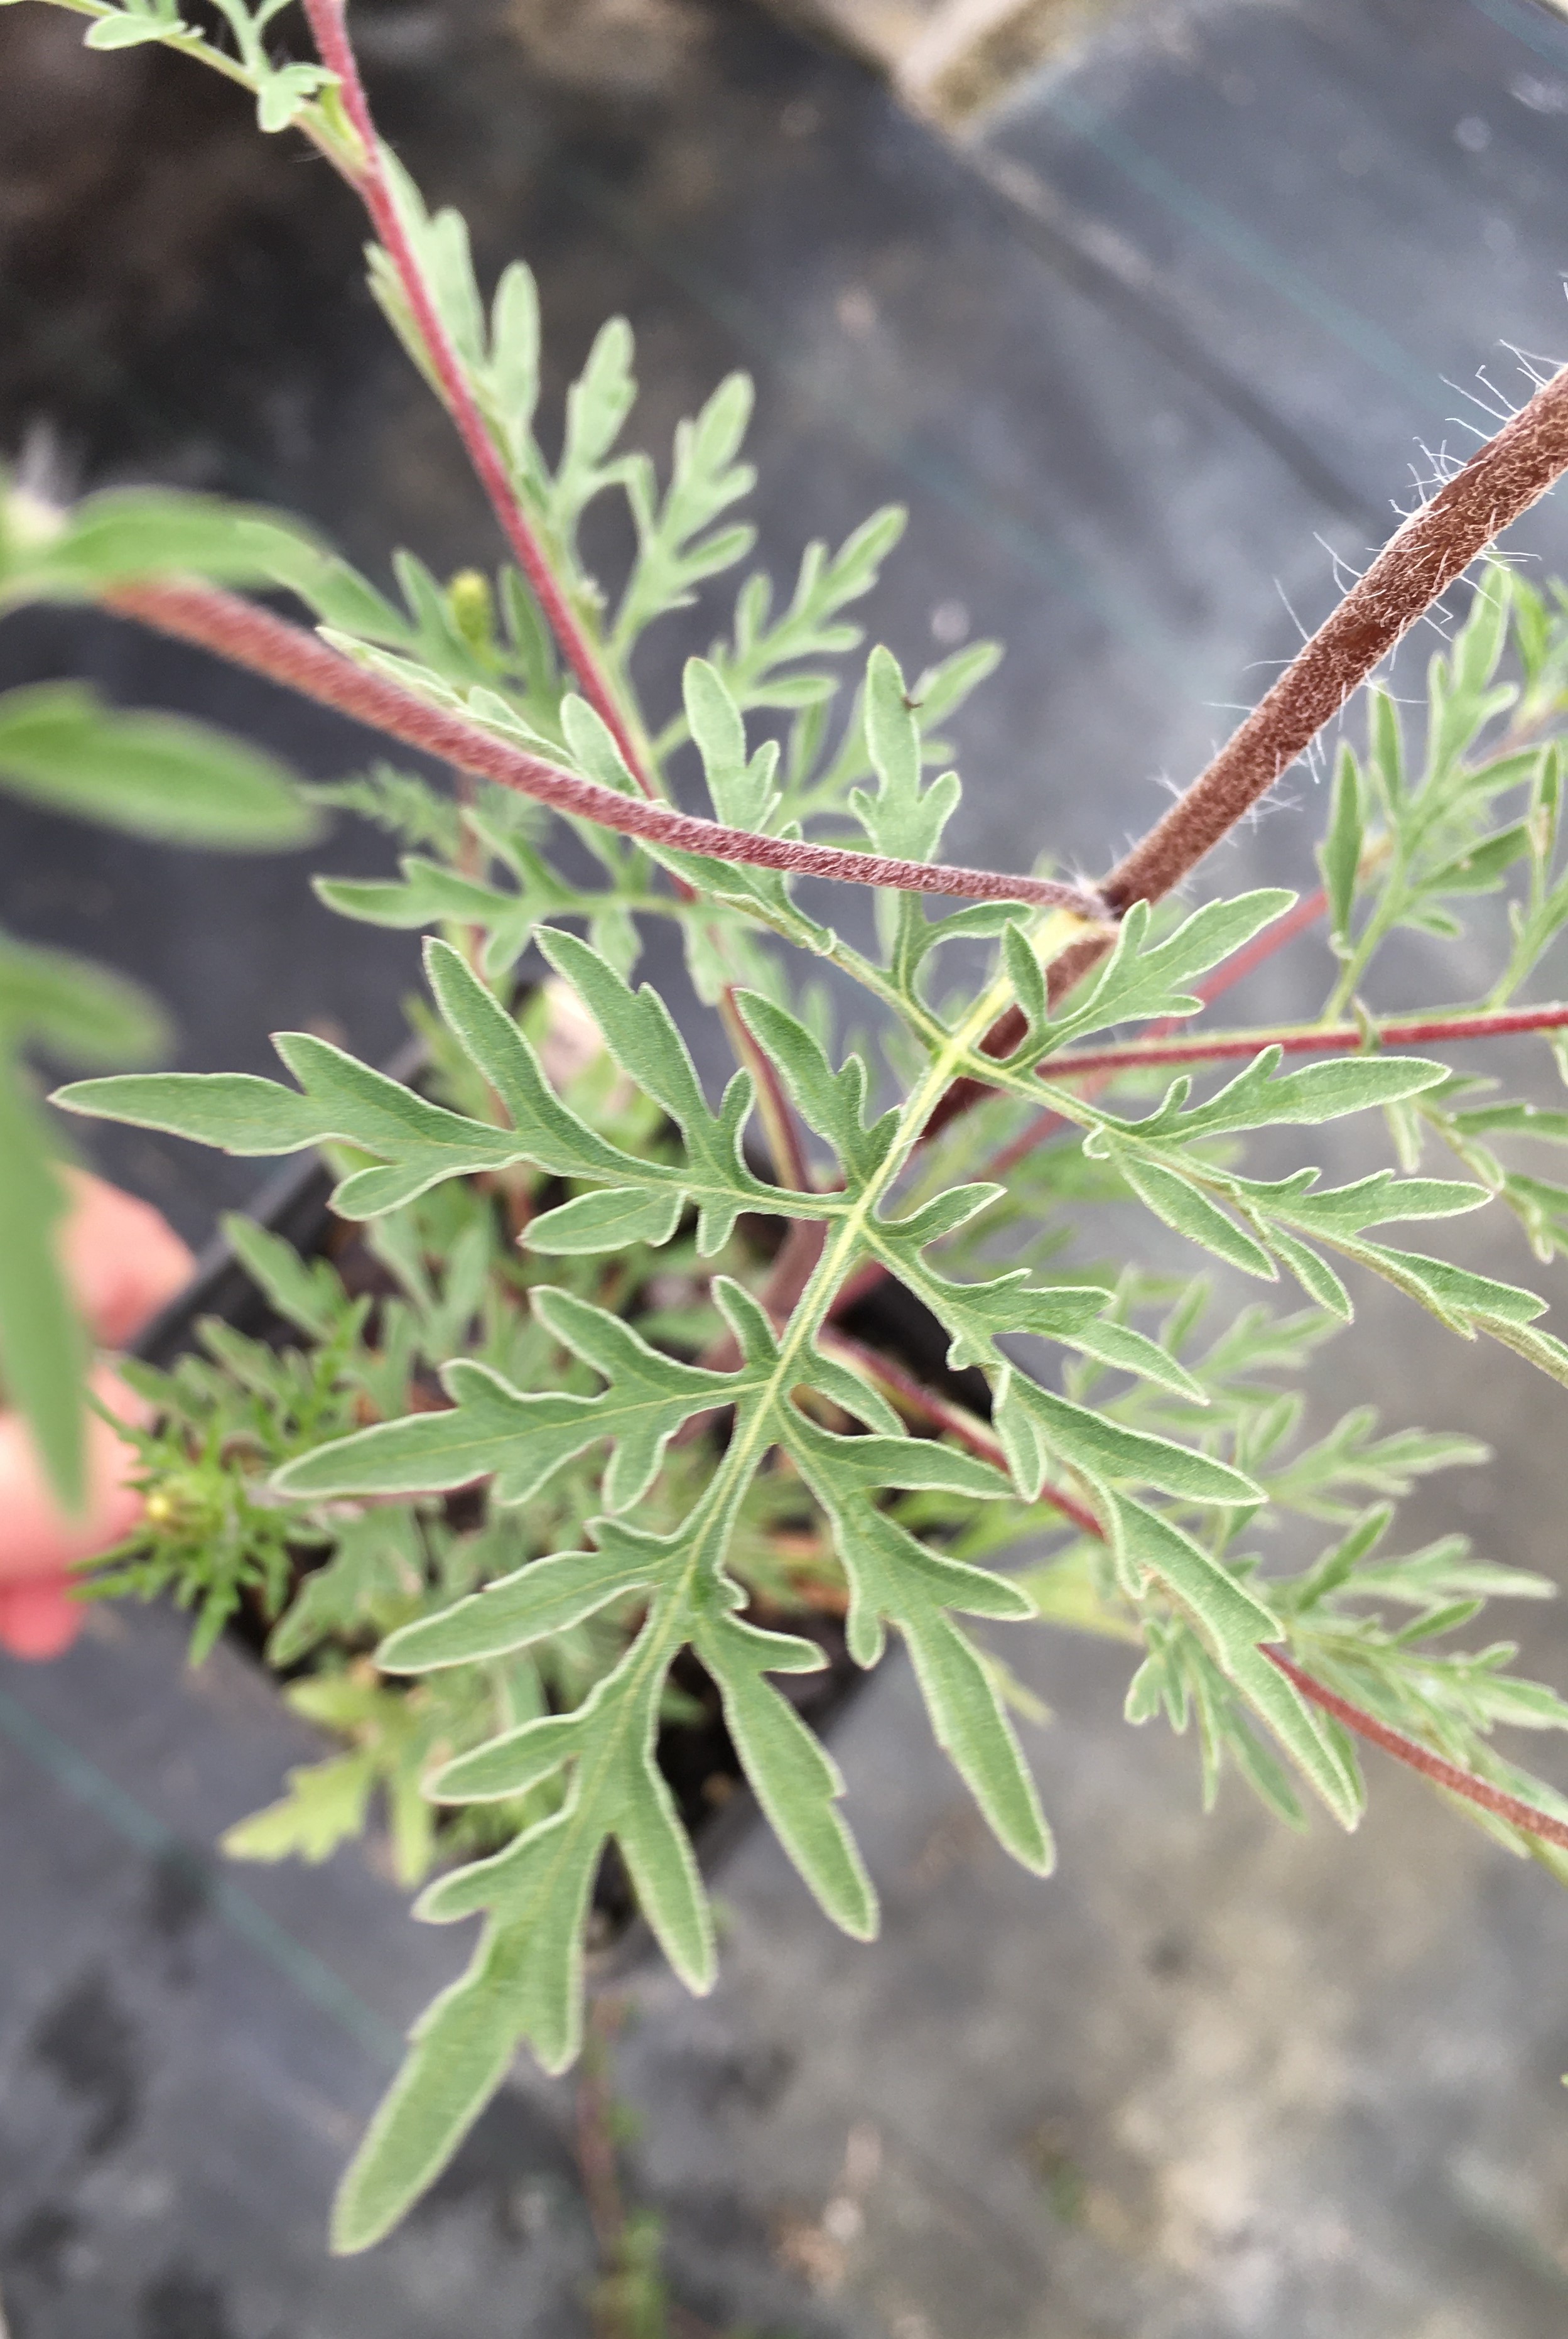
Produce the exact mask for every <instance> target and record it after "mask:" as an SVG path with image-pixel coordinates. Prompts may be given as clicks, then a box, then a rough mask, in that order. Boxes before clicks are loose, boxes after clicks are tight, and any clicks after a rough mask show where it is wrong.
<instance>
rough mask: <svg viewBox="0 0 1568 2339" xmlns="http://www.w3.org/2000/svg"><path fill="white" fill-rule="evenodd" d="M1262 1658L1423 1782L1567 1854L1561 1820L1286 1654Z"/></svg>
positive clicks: (1567, 1831)
mask: <svg viewBox="0 0 1568 2339" xmlns="http://www.w3.org/2000/svg"><path fill="white" fill-rule="evenodd" d="M1263 1654H1264V1655H1265V1656H1266V1657H1267V1659H1268V1662H1269V1663H1270V1664H1272V1665H1276V1666H1277V1667H1278V1669H1279V1671H1280V1672H1281V1673H1283V1674H1284V1675H1285V1678H1286V1680H1287V1682H1290V1683H1293V1684H1294V1686H1295V1687H1296V1688H1297V1690H1299V1691H1300V1693H1301V1694H1302V1696H1303V1697H1305V1698H1309V1699H1310V1700H1311V1702H1312V1703H1313V1704H1314V1705H1319V1706H1321V1707H1322V1709H1323V1711H1324V1712H1325V1713H1331V1714H1332V1715H1333V1716H1334V1719H1335V1721H1336V1722H1343V1723H1344V1725H1345V1727H1346V1730H1353V1731H1354V1732H1356V1736H1357V1737H1358V1738H1365V1739H1366V1741H1367V1742H1368V1743H1369V1744H1371V1745H1373V1746H1381V1747H1382V1749H1383V1752H1385V1753H1386V1754H1392V1755H1393V1757H1394V1759H1395V1762H1403V1763H1405V1765H1406V1767H1407V1768H1408V1769H1410V1770H1412V1771H1419V1772H1420V1773H1421V1775H1422V1777H1423V1778H1424V1779H1430V1780H1431V1781H1433V1783H1434V1784H1435V1786H1439V1787H1444V1788H1446V1790H1447V1791H1448V1792H1449V1794H1451V1795H1461V1796H1463V1797H1464V1801H1466V1802H1467V1803H1474V1804H1475V1805H1476V1806H1477V1807H1478V1808H1479V1809H1480V1810H1481V1811H1490V1812H1491V1813H1492V1814H1493V1816H1494V1818H1495V1819H1500V1820H1506V1821H1508V1824H1509V1826H1510V1827H1516V1828H1520V1829H1522V1830H1523V1831H1524V1833H1525V1834H1526V1835H1533V1836H1538V1837H1539V1838H1540V1840H1541V1841H1542V1842H1543V1843H1554V1844H1556V1845H1557V1846H1559V1848H1560V1849H1561V1850H1565V1851H1568V1826H1564V1824H1563V1821H1561V1820H1554V1819H1553V1818H1552V1817H1551V1815H1550V1813H1549V1812H1546V1811H1537V1810H1536V1808H1535V1806H1534V1804H1533V1803H1524V1802H1521V1801H1520V1800H1519V1797H1518V1796H1517V1795H1508V1794H1504V1791H1503V1790H1502V1788H1501V1787H1494V1786H1492V1785H1491V1784H1490V1783H1489V1782H1488V1781H1486V1780H1485V1779H1477V1778H1476V1777H1475V1776H1474V1773H1473V1772H1469V1771H1462V1770H1460V1768H1459V1766H1458V1764H1457V1763H1455V1762H1445V1759H1444V1757H1443V1756H1442V1755H1441V1754H1434V1753H1433V1752H1432V1750H1431V1748H1430V1747H1427V1746H1423V1745H1422V1743H1421V1742H1420V1740H1419V1739H1417V1738H1407V1737H1406V1736H1405V1732H1403V1731H1402V1730H1391V1729H1390V1728H1389V1726H1388V1724H1387V1722H1379V1721H1378V1719H1377V1716H1376V1714H1375V1713H1368V1712H1366V1711H1365V1710H1364V1708H1362V1707H1361V1706H1359V1705H1352V1704H1351V1702H1350V1701H1349V1699H1348V1698H1344V1697H1341V1696H1340V1695H1339V1693H1337V1691H1336V1690H1331V1689H1327V1688H1326V1687H1325V1686H1324V1684H1323V1683H1322V1682H1320V1681H1314V1679H1313V1677H1312V1675H1311V1674H1310V1673H1303V1671H1302V1669H1301V1667H1300V1666H1299V1665H1298V1664H1297V1663H1296V1662H1295V1660H1294V1659H1293V1658H1290V1657H1287V1655H1286V1654H1285V1653H1284V1651H1283V1650H1281V1649H1271V1648H1265V1649H1264V1651H1263Z"/></svg>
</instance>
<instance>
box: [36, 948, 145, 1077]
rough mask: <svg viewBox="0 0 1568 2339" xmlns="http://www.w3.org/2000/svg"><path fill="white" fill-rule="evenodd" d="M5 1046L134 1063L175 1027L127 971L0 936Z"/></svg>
mask: <svg viewBox="0 0 1568 2339" xmlns="http://www.w3.org/2000/svg"><path fill="white" fill-rule="evenodd" d="M6 1043H11V1044H28V1045H32V1046H35V1047H39V1048H44V1049H46V1050H47V1051H48V1052H49V1053H50V1054H51V1055H53V1056H57V1057H61V1058H63V1059H64V1060H65V1061H68V1062H72V1063H78V1064H82V1063H86V1064H93V1063H100V1064H101V1063H111V1064H123V1063H126V1062H130V1063H135V1062H137V1061H145V1060H146V1059H147V1058H148V1057H153V1056H157V1055H160V1054H162V1052H163V1050H164V1049H165V1048H166V1047H167V1046H168V1043H169V1027H168V1024H167V1023H166V1021H164V1017H163V1010H162V1009H161V1008H160V1007H159V1005H158V1003H157V1002H156V1000H154V999H153V998H151V997H149V995H148V993H147V992H144V991H143V990H142V989H141V988H140V987H139V986H138V985H137V984H135V983H133V982H126V980H125V978H124V977H123V975H118V974H112V973H110V972H109V971H108V969H107V968H105V967H99V966H92V965H90V964H89V963H88V962H87V961H86V960H85V959H79V958H73V957H70V956H68V955H67V953H66V952H64V951H52V950H40V949H38V948H37V947H36V946H35V944H32V943H15V942H13V941H11V939H10V938H9V936H8V935H5V934H0V1046H4V1045H5V1044H6Z"/></svg>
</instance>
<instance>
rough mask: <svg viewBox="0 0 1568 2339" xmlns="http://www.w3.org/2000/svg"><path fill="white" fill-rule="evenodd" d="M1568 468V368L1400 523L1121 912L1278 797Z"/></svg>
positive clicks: (1238, 736)
mask: <svg viewBox="0 0 1568 2339" xmlns="http://www.w3.org/2000/svg"><path fill="white" fill-rule="evenodd" d="M1564 470H1568V367H1565V368H1564V369H1563V370H1562V371H1561V372H1559V373H1556V374H1554V375H1553V377H1552V380H1550V381H1548V382H1544V383H1543V385H1542V387H1541V388H1540V389H1539V390H1537V391H1536V392H1535V394H1534V396H1533V398H1532V399H1531V400H1529V401H1528V403H1527V404H1526V405H1524V406H1522V407H1521V408H1520V410H1519V411H1518V413H1517V414H1515V415H1514V416H1513V418H1512V419H1510V420H1509V421H1507V422H1505V423H1504V426H1503V428H1502V429H1501V430H1499V431H1498V433H1497V435H1496V437H1495V438H1494V439H1488V440H1487V442H1486V444H1485V445H1484V447H1482V448H1480V449H1478V450H1477V452H1476V453H1475V454H1474V455H1473V456H1472V457H1471V459H1470V460H1469V461H1468V462H1467V463H1466V464H1465V465H1464V469H1462V470H1460V471H1456V472H1455V475H1454V477H1453V478H1452V479H1449V480H1447V481H1446V482H1445V485H1444V486H1442V487H1441V488H1439V489H1438V490H1437V493H1436V494H1435V496H1434V497H1433V498H1432V500H1431V502H1430V503H1426V504H1423V505H1422V507H1421V508H1420V510H1419V511H1415V512H1412V514H1411V515H1410V518H1408V519H1407V520H1405V522H1404V523H1403V525H1402V526H1401V527H1399V528H1396V529H1395V533H1394V534H1393V536H1391V537H1390V538H1389V539H1388V542H1387V543H1386V545H1385V546H1384V548H1383V549H1382V551H1381V552H1380V553H1379V554H1378V556H1377V558H1376V560H1374V562H1373V563H1372V566H1371V567H1370V568H1368V570H1367V571H1366V575H1365V577H1361V578H1360V579H1359V581H1358V582H1357V583H1356V584H1355V585H1353V586H1352V587H1351V588H1350V590H1349V592H1348V593H1346V596H1345V598H1344V599H1343V600H1342V601H1341V602H1340V604H1339V607H1337V608H1336V610H1335V611H1334V614H1333V616H1332V617H1329V618H1328V619H1327V620H1326V623H1325V624H1323V625H1321V626H1320V627H1318V629H1317V633H1316V634H1314V635H1313V637H1312V639H1311V640H1310V641H1309V642H1308V643H1307V645H1306V646H1305V647H1304V648H1303V649H1301V650H1300V651H1299V652H1298V653H1297V656H1295V657H1294V658H1293V659H1292V660H1291V662H1290V664H1289V666H1287V668H1286V670H1285V672H1284V673H1283V674H1282V675H1281V676H1280V677H1279V679H1278V681H1277V683H1276V684H1275V685H1274V686H1273V688H1272V689H1270V690H1269V691H1267V692H1266V694H1265V695H1264V696H1263V697H1262V698H1261V699H1260V700H1259V702H1258V704H1257V706H1255V707H1254V709H1253V711H1252V713H1251V714H1250V715H1249V716H1247V719H1246V721H1245V722H1244V723H1242V724H1241V725H1240V726H1239V727H1238V729H1237V730H1236V731H1235V732H1234V733H1233V734H1232V735H1231V736H1230V738H1229V739H1228V741H1227V742H1226V745H1224V746H1223V747H1222V748H1221V749H1220V751H1219V753H1218V755H1216V756H1215V758H1214V760H1213V762H1212V763H1211V764H1210V765H1209V766H1208V770H1207V771H1206V772H1204V773H1202V774H1201V775H1200V776H1199V777H1198V779H1196V780H1195V781H1194V782H1193V784H1192V785H1191V786H1190V787H1189V788H1188V791H1187V793H1186V794H1185V795H1184V796H1182V797H1181V798H1180V800H1179V801H1178V803H1176V804H1172V805H1171V807H1170V810H1169V812H1168V813H1167V814H1165V817H1164V818H1163V819H1162V820H1160V821H1158V822H1157V823H1156V824H1155V825H1154V827H1153V828H1151V829H1150V830H1149V834H1148V835H1147V836H1145V837H1144V838H1143V839H1142V840H1141V841H1140V842H1139V844H1136V845H1134V847H1133V849H1132V851H1131V852H1130V853H1129V854H1126V855H1125V856H1124V857H1123V859H1122V860H1120V861H1119V862H1118V864H1117V865H1116V867H1115V868H1114V869H1113V870H1112V871H1111V873H1110V875H1109V877H1108V878H1107V879H1106V880H1105V883H1104V885H1103V886H1102V888H1101V891H1102V892H1103V893H1104V894H1105V897H1106V899H1107V901H1108V902H1109V903H1110V905H1111V907H1112V908H1113V909H1114V910H1116V911H1118V912H1124V911H1126V910H1128V909H1129V908H1130V906H1131V904H1132V903H1134V902H1154V901H1158V900H1159V897H1160V895H1161V894H1163V893H1169V891H1170V889H1171V887H1172V886H1173V885H1178V884H1179V883H1181V881H1182V879H1183V878H1184V877H1186V876H1187V875H1188V873H1189V872H1190V871H1192V870H1194V869H1196V868H1197V866H1198V863H1199V862H1200V861H1201V860H1203V859H1204V857H1205V855H1206V854H1208V853H1210V852H1212V851H1213V849H1214V847H1215V846H1216V845H1217V844H1218V843H1219V841H1220V839H1221V838H1222V837H1225V836H1228V834H1230V831H1231V830H1232V829H1233V828H1234V827H1235V826H1236V824H1237V822H1238V820H1240V819H1241V818H1242V817H1243V815H1244V814H1247V812H1249V811H1250V810H1251V808H1252V806H1253V805H1254V804H1257V803H1258V802H1260V800H1261V799H1262V798H1263V797H1264V796H1266V795H1267V794H1268V791H1269V789H1270V788H1271V787H1273V786H1274V785H1275V783H1276V781H1277V780H1278V779H1279V778H1280V777H1281V776H1282V775H1283V774H1284V773H1285V772H1287V770H1288V769H1289V767H1290V765H1292V764H1293V763H1294V762H1295V761H1296V759H1297V756H1298V755H1301V754H1302V753H1303V752H1304V750H1305V749H1306V748H1307V747H1308V746H1310V745H1311V744H1312V742H1313V740H1314V739H1316V738H1317V735H1318V733H1319V732H1320V731H1321V730H1322V729H1323V727H1324V725H1325V724H1326V723H1329V722H1331V721H1332V720H1333V718H1334V716H1336V715H1337V714H1338V712H1339V710H1340V708H1341V707H1342V706H1344V705H1345V703H1346V699H1347V698H1349V696H1350V695H1351V693H1352V692H1353V691H1354V690H1356V689H1357V688H1359V686H1360V685H1361V684H1362V683H1364V682H1365V681H1366V678H1367V676H1369V675H1370V674H1371V673H1372V672H1373V671H1374V670H1375V668H1376V666H1379V665H1380V664H1381V663H1382V661H1383V659H1384V658H1385V657H1386V656H1387V655H1388V653H1389V651H1390V650H1391V649H1392V648H1393V647H1394V646H1395V643H1396V642H1398V641H1399V640H1400V639H1401V638H1402V637H1404V636H1405V634H1407V633H1408V632H1409V630H1410V628H1411V627H1412V626H1414V625H1415V623H1416V621H1417V619H1419V618H1421V617H1425V614H1426V612H1427V610H1428V609H1430V608H1431V607H1432V605H1433V603H1434V602H1435V601H1436V600H1438V599H1439V598H1440V597H1441V596H1442V595H1443V594H1444V593H1445V592H1446V591H1447V589H1448V587H1449V586H1450V585H1452V584H1453V583H1454V581H1455V578H1456V577H1462V576H1463V575H1464V571H1465V569H1466V568H1468V567H1469V566H1470V563H1471V562H1472V561H1473V560H1474V559H1475V558H1476V557H1477V556H1478V555H1479V554H1481V553H1483V552H1484V551H1485V549H1486V547H1487V546H1488V545H1489V544H1490V543H1491V542H1492V541H1493V539H1494V537H1497V536H1500V535H1501V534H1502V532H1503V530H1504V528H1507V527H1508V526H1509V525H1510V524H1511V523H1512V522H1513V521H1514V520H1516V519H1517V518H1519V516H1520V514H1521V513H1522V512H1525V511H1528V510H1529V508H1530V507H1531V505H1532V504H1533V503H1535V502H1537V501H1538V500H1539V498H1541V497H1542V496H1543V495H1544V494H1545V492H1546V490H1547V489H1548V488H1549V487H1551V486H1552V485H1553V482H1554V481H1555V480H1556V479H1560V478H1561V476H1562V474H1563V471H1564Z"/></svg>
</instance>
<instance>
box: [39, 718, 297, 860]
mask: <svg viewBox="0 0 1568 2339" xmlns="http://www.w3.org/2000/svg"><path fill="white" fill-rule="evenodd" d="M0 787H5V788H8V789H9V790H10V791H11V793H12V794H14V795H20V796H23V797H25V799H26V800H27V801H29V802H30V803H33V804H43V805H44V806H45V807H46V808H47V809H48V810H49V811H51V812H61V813H69V814H73V815H74V817H76V818H77V819H82V820H93V821H99V822H102V823H104V824H107V825H108V826H110V827H112V828H119V829H123V830H125V831H126V832H128V833H129V834H132V835H134V836H152V837H156V838H157V839H158V840H159V841H160V842H162V843H166V844H191V845H202V846H205V847H207V848H208V849H209V850H210V849H212V847H214V846H221V847H222V848H223V849H224V850H226V851H232V852H242V853H249V852H253V851H255V850H257V849H258V848H260V847H267V846H271V847H278V846H287V845H295V844H304V843H306V842H308V841H309V839H310V838H311V837H312V836H313V835H314V834H316V832H317V828H318V825H319V824H318V822H317V819H316V816H315V814H314V813H313V812H312V811H311V807H310V806H309V805H308V804H305V803H304V802H302V801H301V797H300V796H299V794H297V792H296V790H295V788H294V785H293V783H292V780H291V776H290V775H289V774H288V773H287V772H286V771H285V770H284V768H283V766H282V765H281V764H278V763H275V762H274V761H273V759H272V758H271V756H270V755H262V754H261V751H260V750H259V749H257V748H255V747H250V746H245V745H242V744H241V742H240V741H239V740H237V739H232V738H230V737H229V736H228V735H226V734H225V733H223V732H222V731H214V730H212V729H210V728H209V727H208V725H205V724H202V723H193V722H192V721H190V720H189V719H188V718H187V717H186V716H175V715H127V714H123V713H122V712H120V711H119V710H118V709H117V708H113V707H106V706H104V705H103V704H102V703H101V701H100V700H99V699H98V697H97V696H96V695H95V694H94V692H93V691H92V690H90V689H89V688H88V687H87V686H86V685H84V684H83V683H76V682H40V683H34V684H31V685H29V686H27V687H25V688H24V689H20V690H11V691H7V692H5V695H4V696H0Z"/></svg>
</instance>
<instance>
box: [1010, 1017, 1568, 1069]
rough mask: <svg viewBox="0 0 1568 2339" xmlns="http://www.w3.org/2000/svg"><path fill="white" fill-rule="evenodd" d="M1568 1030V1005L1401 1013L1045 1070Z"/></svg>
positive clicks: (1091, 1053)
mask: <svg viewBox="0 0 1568 2339" xmlns="http://www.w3.org/2000/svg"><path fill="white" fill-rule="evenodd" d="M1564 1025H1568V1007H1498V1008H1490V1009H1488V1008H1480V1009H1477V1010H1476V1012H1474V1014H1471V1015H1431V1016H1425V1017H1423V1016H1412V1015H1395V1016H1392V1017H1390V1018H1389V1020H1388V1021H1387V1022H1386V1023H1374V1022H1370V1021H1369V1022H1366V1023H1319V1024H1314V1025H1310V1026H1307V1027H1306V1028H1303V1029H1290V1028H1287V1029H1285V1030H1283V1031H1267V1030H1265V1031H1226V1032H1216V1033H1215V1034H1214V1035H1213V1037H1212V1038H1210V1039H1208V1040H1205V1039H1202V1038H1200V1037H1199V1036H1198V1035H1196V1034H1195V1035H1194V1036H1193V1038H1191V1039H1190V1040H1143V1041H1138V1040H1134V1041H1129V1042H1128V1044H1127V1045H1126V1046H1125V1047H1121V1048H1086V1049H1084V1050H1082V1051H1069V1052H1068V1053H1067V1054H1066V1055H1064V1056H1055V1057H1052V1058H1051V1059H1050V1061H1049V1062H1047V1063H1045V1064H1042V1065H1041V1066H1040V1071H1041V1074H1042V1076H1043V1077H1044V1078H1045V1079H1047V1080H1050V1081H1065V1080H1070V1079H1072V1078H1073V1077H1074V1076H1075V1075H1076V1074H1078V1073H1080V1072H1095V1073H1106V1072H1122V1071H1139V1070H1141V1069H1143V1068H1146V1067H1147V1068H1148V1069H1149V1070H1152V1071H1159V1069H1160V1067H1161V1066H1162V1065H1165V1064H1201V1063H1220V1062H1222V1061H1225V1060H1226V1059H1228V1058H1229V1057H1233V1056H1256V1055H1257V1052H1258V1051H1259V1050H1260V1049H1263V1048H1278V1049H1280V1050H1281V1051H1283V1052H1284V1053H1285V1054H1286V1055H1287V1056H1314V1055H1326V1054H1328V1053H1330V1052H1332V1051H1333V1050H1334V1049H1336V1048H1366V1047H1368V1046H1376V1047H1389V1048H1413V1047H1418V1046H1420V1045H1421V1044H1423V1043H1424V1042H1425V1041H1451V1040H1497V1039H1504V1038H1505V1037H1506V1036H1507V1035H1508V1034H1509V1033H1510V1032H1514V1031H1561V1030H1562V1029H1563V1026H1564Z"/></svg>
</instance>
